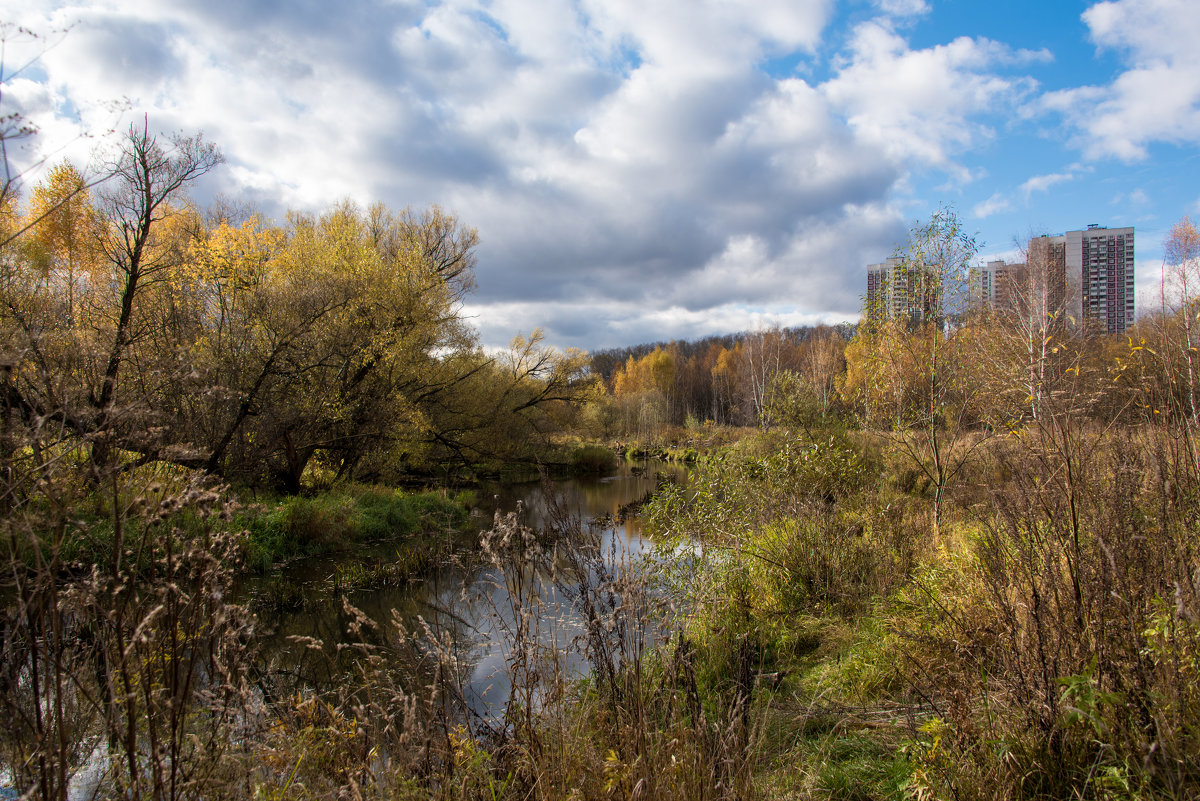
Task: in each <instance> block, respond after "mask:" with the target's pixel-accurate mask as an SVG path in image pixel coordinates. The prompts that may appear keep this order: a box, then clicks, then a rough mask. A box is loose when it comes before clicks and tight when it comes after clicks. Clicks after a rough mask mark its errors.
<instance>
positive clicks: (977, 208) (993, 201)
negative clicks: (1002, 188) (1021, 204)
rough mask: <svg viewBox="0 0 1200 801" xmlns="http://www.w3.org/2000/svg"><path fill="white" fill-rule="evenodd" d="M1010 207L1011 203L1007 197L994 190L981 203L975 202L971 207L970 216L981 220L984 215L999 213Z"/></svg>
mask: <svg viewBox="0 0 1200 801" xmlns="http://www.w3.org/2000/svg"><path fill="white" fill-rule="evenodd" d="M1011 208H1012V203H1010V202H1009V200H1008V198H1006V197H1005V196H1004V195H1003V194H1001V193H1000V192H996V193H995V194H993V195H992V196H991V197H989V198H988V199H987V200H985V201H983V202H982V203H976V204H975V205H974V206H973V207H972V208H971V216H972V217H975V218H976V219H980V220H982V219H984V218H985V217H991V216H992V215H993V214H999V213H1000V212H1002V211H1008V210H1009V209H1011Z"/></svg>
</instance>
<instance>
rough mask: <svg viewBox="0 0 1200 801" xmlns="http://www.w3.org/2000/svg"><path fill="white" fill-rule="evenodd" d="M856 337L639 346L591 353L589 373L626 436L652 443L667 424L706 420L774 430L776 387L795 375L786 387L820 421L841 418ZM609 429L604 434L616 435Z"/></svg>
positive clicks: (730, 338)
mask: <svg viewBox="0 0 1200 801" xmlns="http://www.w3.org/2000/svg"><path fill="white" fill-rule="evenodd" d="M851 331H852V326H850V325H849V324H843V325H842V326H838V327H832V326H815V327H811V328H795V329H783V328H779V327H776V328H771V329H767V330H763V331H752V332H744V333H742V334H735V335H726V336H717V337H707V338H704V339H701V340H697V341H695V342H682V341H677V342H671V343H659V344H656V345H642V346H635V347H632V348H628V349H626V350H623V351H621V350H614V351H601V352H599V353H595V354H593V355H592V357H591V361H590V369H591V372H592V374H593V375H595V376H597V378H599V379H600V380H602V381H603V382H604V385H605V387H606V389H607V390H608V391H609V392H611V395H609V396H608V403H610V404H611V405H612V406H613V407H614V409H613V414H615V415H616V417H617V418H619V424H618V425H617V426H616V428H617V429H619V430H620V432H621V434H622V435H623V436H630V437H634V438H639V439H648V438H653V437H654V436H656V435H657V434H658V433H659V432H660V431H661V430H662V429H663V428H664V427H665V426H668V425H674V426H682V425H699V424H701V423H703V422H705V421H709V422H710V423H712V424H717V425H727V424H730V425H753V426H758V425H761V426H764V427H770V426H771V425H774V424H775V422H776V421H775V419H774V418H773V416H772V414H773V413H772V410H773V409H774V408H776V407H777V401H778V398H777V397H776V396H777V395H778V393H777V392H775V393H774V396H773V394H772V393H773V390H772V385H773V383H774V382H775V379H776V376H778V375H780V374H781V373H784V372H790V373H792V374H794V376H795V380H794V381H791V382H789V383H788V386H790V387H794V388H797V389H798V391H803V392H805V393H807V394H809V395H811V396H812V401H813V403H815V404H816V405H817V407H819V414H820V415H827V414H831V413H833V412H834V411H836V409H837V407H838V406H839V399H838V393H837V385H838V381H839V380H840V376H841V374H842V372H843V370H844V364H845V361H844V358H843V355H842V352H843V350H844V349H845V346H846V341H847V339H848V338H849V334H850V332H851ZM599 403H600V401H593V404H592V408H593V413H592V418H593V419H599V417H598V409H599V406H598V404H599ZM612 429H613V426H612V425H609V426H608V427H607V428H606V430H610V432H611V433H613V434H615V433H617V432H616V431H613V430H612Z"/></svg>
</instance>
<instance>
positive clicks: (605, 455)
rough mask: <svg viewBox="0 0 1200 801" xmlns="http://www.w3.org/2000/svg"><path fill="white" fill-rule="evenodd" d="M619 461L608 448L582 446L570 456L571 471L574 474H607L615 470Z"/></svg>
mask: <svg viewBox="0 0 1200 801" xmlns="http://www.w3.org/2000/svg"><path fill="white" fill-rule="evenodd" d="M619 462H620V460H619V459H618V458H617V455H616V454H615V453H613V452H612V451H610V450H609V449H608V448H605V447H602V446H600V445H584V446H582V447H580V448H576V449H575V451H574V452H573V453H572V454H571V470H572V471H573V472H575V473H584V474H597V473H609V472H612V471H613V470H616V469H617V465H618V464H619Z"/></svg>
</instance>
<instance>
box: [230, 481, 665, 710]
mask: <svg viewBox="0 0 1200 801" xmlns="http://www.w3.org/2000/svg"><path fill="white" fill-rule="evenodd" d="M685 478H686V471H685V469H684V468H683V467H681V466H679V465H676V464H670V463H666V462H661V461H656V460H647V461H644V462H638V463H629V462H623V463H621V465H620V467H619V469H618V470H617V471H616V472H615V473H613V474H612V475H609V476H605V477H599V478H572V479H563V480H557V481H554V482H551V485H550V491H551V492H553V493H555V494H556V495H557V502H558V508H559V509H560V510H565V511H567V512H569V513H570V514H571V515H573V516H575V517H576V518H577V519H578V520H579V521H581V524H582V527H583V529H582V530H583V532H584V534H585V535H586V536H589V537H592V538H595V539H594V540H593V541H598V543H599V545H600V550H601V553H602V554H603V558H604V561H605V562H606V563H607V566H608V567H609V568H610V569H611V568H613V567H615V566H618V565H625V564H629V563H631V562H636V561H637V560H638V558H639V556H641V555H642V554H644V553H645V552H646V551H647V550H648V547H649V542H648V540H647V539H646V538H645V535H644V534H643V531H642V527H641V522H640V520H639V519H638V517H637V515H636V514H629V513H628V510H629V507H630V505H631V504H633V505H636V504H638V503H639V502H641V501H643V500H645V499H646V498H647V497H648V496H649V495H650V494H651V493H652V492H653V491H654V489H655V488H656V486H657V485H658V484H659V482H661V481H663V480H670V481H682V480H684V479H685ZM546 491H547V490H546V488H545V487H543V485H542V484H541V483H540V482H529V483H522V484H509V485H500V484H494V485H491V486H485V487H483V488H482V489H481V490H480V492H479V508H477V509H475V510H473V511H472V525H473V527H474V528H475V529H477V530H479V531H482V530H485V529H487V528H489V527H490V525H491V523H492V520H493V517H494V515H495V514H496V512H497V511H499V512H500V513H501V514H506V513H508V512H511V511H514V510H517V509H521V510H522V511H523V516H522V521H523V523H524V524H525V525H526V526H528V527H529V528H531V529H533V530H534V531H542V530H544V528H545V527H546V526H547V524H548V517H549V516H550V513H549V508H548V507H549V505H550V504H549V503H548V500H547V497H546ZM462 542H463V544H462V546H461V547H460V548H459V549H458V552H456V553H455V554H454V555H453V556H452V557H451V558H448V559H446V560H445V561H444V562H442V563H440V564H439V565H438V566H437V567H435V568H434V569H432V570H429V571H427V572H426V573H425V574H424V575H422V576H420V577H418V578H415V579H411V580H407V581H403V582H401V583H398V584H396V585H394V586H373V587H370V588H368V589H360V590H353V591H348V592H343V591H341V590H339V589H338V588H337V587H336V582H335V580H334V577H335V576H336V575H337V574H339V572H345V571H346V568H347V566H352V565H353V564H354V563H355V562H357V563H358V564H370V565H379V564H380V563H382V562H385V561H386V560H387V559H388V556H389V551H388V548H387V546H386V545H381V546H378V547H376V548H373V549H370V550H368V551H365V552H363V553H359V554H353V555H349V556H343V557H340V558H339V559H337V560H329V559H322V560H310V561H308V562H305V563H302V564H298V565H294V566H291V567H289V568H287V570H286V571H285V572H284V574H282V575H281V576H277V577H272V578H271V579H267V580H264V581H263V582H262V584H261V585H260V586H257V587H252V588H251V592H252V593H255V594H258V595H260V596H261V595H264V594H270V593H271V592H276V591H277V586H278V584H279V583H280V582H283V583H285V584H286V585H287V586H288V593H289V594H290V596H291V597H292V598H293V599H296V600H295V601H294V602H292V603H290V604H284V605H279V606H278V607H272V606H271V605H269V604H268V605H264V608H262V609H260V610H259V619H260V621H261V623H262V625H263V626H264V633H265V643H266V651H267V653H268V654H269V655H270V666H269V670H270V672H271V674H272V676H273V677H275V679H276V680H278V679H279V678H280V677H284V679H285V681H283V682H279V684H280V688H281V689H284V688H285V687H286V686H287V682H288V681H290V682H292V683H293V684H294V685H295V686H297V688H298V687H299V686H300V685H310V686H320V685H321V684H323V683H326V682H329V681H337V680H339V676H342V675H343V674H341V670H343V669H344V668H345V666H346V662H345V660H344V659H343V658H342V654H340V653H339V650H338V644H339V643H345V642H347V641H349V640H350V639H352V638H351V637H348V635H347V632H348V630H349V628H350V627H351V625H352V622H353V612H352V611H350V610H348V609H347V608H346V607H345V605H344V603H343V596H345V599H346V601H348V602H349V603H350V604H351V605H353V607H354V608H356V609H358V610H361V611H362V612H363V613H365V615H366V616H367V617H368V618H370V620H372V621H374V623H375V624H376V625H377V626H378V627H379V628H378V631H368V636H367V637H366V639H367V640H369V641H372V642H373V643H375V645H376V646H377V647H379V648H381V649H384V650H385V652H387V653H391V654H393V655H394V657H395V658H396V659H397V660H403V659H405V658H412V657H413V652H412V650H411V649H409V648H404V649H401V648H392V646H391V645H389V644H395V643H398V642H400V641H401V638H400V637H399V636H398V635H399V630H400V629H404V630H405V631H407V632H409V633H412V634H419V635H424V638H423V639H424V640H426V641H427V640H428V639H429V638H430V636H432V638H435V639H438V640H441V641H443V642H445V643H448V644H449V648H450V650H451V651H452V656H453V659H454V661H455V662H456V663H457V665H458V674H459V685H460V687H461V691H462V695H463V701H464V702H465V703H466V705H467V707H468V708H469V709H470V710H471V711H472V712H473V713H475V714H477V715H480V716H483V717H485V718H488V717H494V716H496V715H498V714H500V712H501V711H502V709H503V706H504V703H505V701H506V700H507V699H508V697H509V693H510V687H511V681H510V675H509V669H510V666H511V664H512V661H513V655H512V641H513V636H512V635H513V631H514V629H515V628H517V627H518V626H523V627H524V628H525V634H526V637H525V641H526V642H530V641H533V642H535V643H536V646H537V648H538V649H539V650H542V651H545V652H553V654H554V655H555V656H556V657H557V658H555V659H552V660H549V661H550V662H551V663H552V664H553V665H554V668H555V669H556V670H561V671H563V672H564V674H565V675H566V677H568V678H570V677H571V676H578V675H582V674H583V673H585V672H586V671H587V670H588V665H587V663H586V661H585V660H584V658H583V657H582V655H581V654H580V653H579V651H578V650H577V649H576V648H574V647H572V645H573V644H574V643H575V642H576V641H577V639H578V638H579V637H580V636H581V635H582V633H583V622H582V619H581V617H580V614H579V611H578V609H577V607H576V604H575V602H574V600H573V599H572V598H571V597H568V596H569V595H570V592H567V593H566V594H564V593H563V591H562V588H561V587H560V586H557V585H556V584H555V582H553V581H550V580H549V579H548V577H547V576H546V575H545V573H546V572H547V571H545V570H543V571H540V572H539V571H531V570H524V571H522V570H520V569H513V567H512V566H511V565H508V564H506V563H505V561H504V558H503V557H502V558H501V560H500V563H499V565H497V564H496V563H495V562H493V561H491V560H488V559H485V558H483V557H482V556H481V554H480V549H479V546H478V537H470V536H465V537H464V538H463V540H462ZM394 554H395V551H394V549H393V550H392V551H391V555H392V556H393V558H394ZM549 572H551V573H553V572H554V568H553V567H551V569H550V571H549ZM533 573H537V575H533ZM517 599H520V601H521V602H520V603H519V604H518V603H514V601H515V600H517ZM518 607H520V608H524V609H534V610H536V614H535V615H532V616H530V615H525V616H523V617H522V616H520V615H518V614H517V613H516V612H515V609H517V608H518ZM367 628H368V629H371V627H370V626H368V627H367ZM301 638H303V639H301ZM307 638H311V640H309V639H307ZM419 639H420V638H419ZM314 640H315V641H319V642H320V643H321V644H322V647H321V648H319V649H318V648H317V647H315V644H314V643H313V642H312V641H314ZM389 649H390V650H389Z"/></svg>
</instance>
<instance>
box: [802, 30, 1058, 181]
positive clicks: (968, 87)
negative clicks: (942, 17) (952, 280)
mask: <svg viewBox="0 0 1200 801" xmlns="http://www.w3.org/2000/svg"><path fill="white" fill-rule="evenodd" d="M1044 57H1045V54H1043V53H1041V52H1040V51H1039V52H1037V53H1032V52H1026V51H1013V50H1012V49H1010V48H1008V47H1006V46H1004V45H1002V44H999V43H997V42H992V41H989V40H987V39H972V38H968V37H959V38H957V39H955V40H954V41H952V42H950V43H949V44H946V45H938V46H935V47H931V48H925V49H919V50H913V49H911V48H910V47H909V46H908V43H907V42H906V41H905V39H904V38H903V37H901V36H900V35H898V34H897V33H896V32H895V31H893V30H892V29H891V28H890V27H889V26H888V25H886V24H884V23H881V22H875V21H873V22H867V23H863V24H861V25H859V26H858V27H857V28H856V30H855V32H854V36H853V39H852V42H851V45H850V52H849V54H848V56H846V57H845V60H844V64H843V67H842V69H841V70H840V71H839V73H838V75H837V76H836V77H835V78H833V79H832V80H830V81H828V82H827V83H825V84H823V85H822V91H823V92H824V94H825V95H826V97H828V98H829V100H830V102H831V103H832V105H833V107H834V108H836V109H838V110H839V111H841V113H842V114H844V115H845V117H846V120H847V122H848V123H849V125H850V126H851V127H852V128H853V129H854V130H855V131H856V132H857V133H858V135H859V136H860V137H861V138H863V139H864V140H865V141H868V142H871V143H873V144H874V145H875V146H877V147H879V148H881V149H882V150H884V151H885V152H887V153H888V154H889V155H891V156H892V157H893V158H895V159H897V160H901V161H908V162H911V161H916V162H918V163H923V164H925V165H928V166H935V167H941V168H946V169H950V170H952V171H954V172H956V173H958V174H959V175H960V176H961V177H962V178H963V179H964V180H965V179H969V171H968V170H966V169H965V168H963V167H961V166H960V165H958V164H956V163H955V162H954V155H955V153H956V151H959V150H962V149H964V148H966V147H968V146H970V145H972V144H974V143H977V142H978V141H979V140H981V139H987V138H989V137H990V136H992V134H993V132H992V130H991V129H990V128H989V127H988V126H987V125H985V124H983V123H981V122H977V121H976V120H975V115H978V114H981V113H983V112H997V111H1000V110H1004V109H1008V108H1012V107H1015V106H1016V105H1017V104H1018V103H1019V101H1020V100H1022V99H1023V98H1024V97H1025V96H1026V95H1027V94H1028V93H1029V92H1030V91H1032V89H1033V83H1032V82H1031V81H1030V80H1028V79H1012V78H1007V77H1003V76H1001V75H999V74H997V73H995V72H993V71H992V70H993V69H994V68H995V67H997V66H999V65H1007V64H1011V63H1015V62H1022V61H1030V60H1041V59H1043V58H1044Z"/></svg>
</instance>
